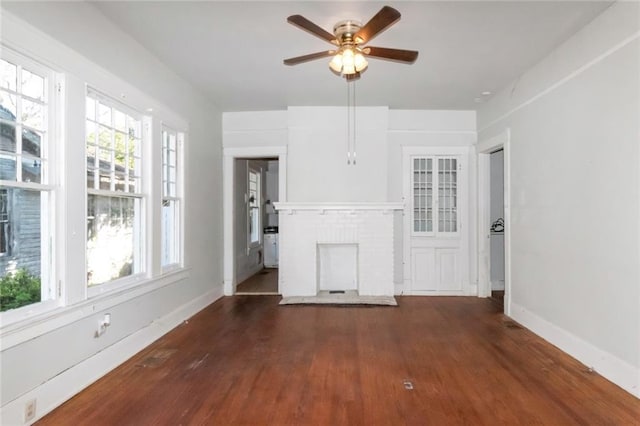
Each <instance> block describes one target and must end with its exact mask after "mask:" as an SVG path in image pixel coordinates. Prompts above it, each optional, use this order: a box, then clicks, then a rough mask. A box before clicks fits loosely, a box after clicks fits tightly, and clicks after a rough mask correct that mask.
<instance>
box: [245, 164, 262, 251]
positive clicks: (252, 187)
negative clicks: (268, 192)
mask: <svg viewBox="0 0 640 426" xmlns="http://www.w3.org/2000/svg"><path fill="white" fill-rule="evenodd" d="M248 186H249V209H248V211H249V245H256V244H260V222H261V221H260V216H261V210H260V172H259V171H257V170H254V169H249V185H248Z"/></svg>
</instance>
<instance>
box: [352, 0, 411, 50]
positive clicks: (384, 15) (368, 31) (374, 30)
mask: <svg viewBox="0 0 640 426" xmlns="http://www.w3.org/2000/svg"><path fill="white" fill-rule="evenodd" d="M399 19H400V12H398V11H397V10H395V9H394V8H392V7H390V6H385V7H383V8H382V9H380V11H379V12H378V13H376V14H375V16H374V17H373V18H371V19H370V20H369V22H367V23H366V24H365V25H364V27H362V28H360V30H359V31H358V32H357V33H356V35H355V37H354V39H355V41H356V42H357V43H359V44H362V43H367V42H368V41H370V40H371V39H372V38H374V37H375V36H377V35H378V34H380V33H381V32H382V31H384V30H386V29H387V28H389V27H390V26H391V25H393V24H395V23H396V22H397V21H398V20H399Z"/></svg>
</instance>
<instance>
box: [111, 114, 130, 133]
mask: <svg viewBox="0 0 640 426" xmlns="http://www.w3.org/2000/svg"><path fill="white" fill-rule="evenodd" d="M113 124H114V127H115V128H116V129H117V130H120V131H122V132H126V131H127V116H126V115H125V114H124V113H123V112H121V111H118V110H117V109H114V110H113Z"/></svg>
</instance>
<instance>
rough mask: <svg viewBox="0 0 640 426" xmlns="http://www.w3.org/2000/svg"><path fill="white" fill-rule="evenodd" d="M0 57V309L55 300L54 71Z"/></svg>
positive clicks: (5, 53)
mask: <svg viewBox="0 0 640 426" xmlns="http://www.w3.org/2000/svg"><path fill="white" fill-rule="evenodd" d="M1 56H2V58H1V59H0V187H1V189H0V284H1V288H0V296H1V300H0V311H6V310H10V309H15V308H19V307H21V306H26V305H31V304H33V303H37V302H44V301H46V300H50V299H55V296H56V295H55V288H54V285H53V283H54V279H53V273H52V266H51V265H52V264H53V262H52V253H51V247H52V246H53V241H52V240H51V238H52V237H51V235H52V227H53V224H54V220H53V216H54V209H53V205H52V200H53V197H52V196H53V190H54V187H53V186H52V185H51V184H50V182H54V181H55V179H53V176H52V174H53V169H52V167H53V164H51V163H50V162H49V161H48V160H49V158H50V156H51V154H52V153H51V151H52V149H51V148H52V147H51V146H50V143H51V140H52V136H51V129H52V128H53V126H51V125H50V122H51V121H52V120H50V119H49V117H50V115H51V114H52V111H53V110H52V108H53V107H52V103H51V98H52V97H53V90H52V86H53V80H54V74H53V72H52V71H51V70H50V69H48V68H46V67H45V66H43V65H41V64H39V63H37V62H34V61H32V60H30V59H28V58H26V57H23V56H22V55H19V54H16V53H14V52H13V51H11V50H9V49H4V48H3V49H2V51H1Z"/></svg>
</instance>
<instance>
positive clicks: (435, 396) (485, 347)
mask: <svg viewBox="0 0 640 426" xmlns="http://www.w3.org/2000/svg"><path fill="white" fill-rule="evenodd" d="M279 300H280V297H278V296H235V297H228V298H223V299H222V300H219V301H218V302H216V303H214V304H213V305H211V306H209V307H208V308H206V309H205V310H203V311H202V312H200V313H199V314H197V315H196V316H194V317H193V318H191V319H190V320H189V321H188V322H185V323H183V324H182V325H180V326H179V327H177V328H176V329H174V330H173V331H172V332H171V333H169V334H167V335H166V336H164V337H162V338H161V339H159V340H158V341H156V342H155V343H153V344H152V345H151V346H149V347H148V348H146V349H145V350H143V351H142V352H140V353H139V354H138V355H136V356H135V357H133V358H132V359H131V360H129V361H128V362H127V363H125V364H124V365H122V366H120V367H119V368H117V369H116V370H114V371H113V372H111V373H110V374H108V375H107V376H105V377H104V378H102V379H101V380H99V381H98V382H96V383H95V384H93V385H92V386H90V387H89V388H87V389H86V390H85V391H83V392H82V393H80V394H78V395H77V396H76V397H74V398H73V399H71V400H70V401H68V402H67V403H66V404H64V405H63V406H61V407H59V408H58V409H57V410H55V411H54V412H53V413H51V414H50V415H49V416H47V417H45V418H44V419H42V420H41V421H40V422H39V424H41V425H118V426H121V425H227V424H246V425H403V424H411V425H463V424H464V425H605V424H608V425H638V419H640V400H638V399H636V398H634V397H633V396H631V395H630V394H628V393H626V392H624V391H622V390H621V389H619V388H618V387H616V386H615V385H613V384H612V383H610V382H608V381H607V380H605V379H603V378H602V377H601V376H599V375H598V374H596V373H593V372H590V371H589V370H588V369H587V368H586V367H585V366H584V365H582V364H580V363H579V362H577V361H576V360H574V359H572V358H570V357H569V356H567V355H565V354H564V353H562V352H561V351H560V350H558V349H556V348H555V347H554V346H552V345H550V344H548V343H546V342H545V341H543V340H542V339H540V338H538V337H536V336H535V335H533V334H532V333H531V332H529V331H527V330H526V329H524V328H522V327H520V326H519V325H518V324H516V323H514V322H512V321H510V320H508V319H506V318H504V317H503V315H502V314H500V313H499V308H498V307H497V306H496V304H495V303H493V302H491V301H490V300H488V299H478V298H475V297H474V298H471V297H470V298H465V297H456V298H452V297H398V302H399V305H400V306H399V307H397V308H396V307H333V306H318V305H314V306H282V307H280V306H278V302H279ZM405 382H409V383H405ZM407 387H409V388H411V387H412V389H407Z"/></svg>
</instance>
